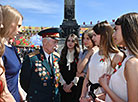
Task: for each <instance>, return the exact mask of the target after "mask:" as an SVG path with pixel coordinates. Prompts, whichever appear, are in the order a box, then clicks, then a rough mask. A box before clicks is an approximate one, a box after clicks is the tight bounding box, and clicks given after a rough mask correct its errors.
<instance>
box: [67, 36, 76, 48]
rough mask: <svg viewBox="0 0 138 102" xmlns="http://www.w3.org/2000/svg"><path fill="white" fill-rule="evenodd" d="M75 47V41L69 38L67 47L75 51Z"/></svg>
mask: <svg viewBox="0 0 138 102" xmlns="http://www.w3.org/2000/svg"><path fill="white" fill-rule="evenodd" d="M74 46H75V40H74V39H73V37H71V36H69V38H68V40H67V47H68V49H74Z"/></svg>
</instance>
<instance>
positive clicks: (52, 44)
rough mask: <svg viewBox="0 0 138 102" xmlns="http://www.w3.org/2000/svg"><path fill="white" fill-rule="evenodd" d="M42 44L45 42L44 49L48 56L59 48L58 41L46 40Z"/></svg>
mask: <svg viewBox="0 0 138 102" xmlns="http://www.w3.org/2000/svg"><path fill="white" fill-rule="evenodd" d="M42 42H43V49H44V51H45V52H47V53H48V54H51V53H52V52H54V51H55V50H56V48H57V44H58V40H56V39H52V38H44V39H43V41H42Z"/></svg>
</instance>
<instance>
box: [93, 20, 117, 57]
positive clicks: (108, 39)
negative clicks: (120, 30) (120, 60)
mask: <svg viewBox="0 0 138 102" xmlns="http://www.w3.org/2000/svg"><path fill="white" fill-rule="evenodd" d="M93 30H94V32H95V33H96V34H97V35H101V38H100V46H99V48H100V50H102V52H103V55H104V56H105V58H110V56H109V53H117V52H118V51H119V50H118V49H117V46H116V45H115V43H114V42H113V38H112V34H113V28H112V26H111V25H110V24H109V23H108V22H107V21H103V22H100V23H97V24H96V25H95V26H94V27H93Z"/></svg>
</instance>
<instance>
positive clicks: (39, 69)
mask: <svg viewBox="0 0 138 102" xmlns="http://www.w3.org/2000/svg"><path fill="white" fill-rule="evenodd" d="M58 61H59V55H58V54H57V53H52V62H53V63H52V68H50V65H49V64H48V61H47V59H46V57H45V55H44V52H43V50H42V48H41V49H40V50H37V51H35V52H32V53H29V54H28V55H27V56H26V57H25V59H24V62H23V66H22V68H21V74H20V82H21V86H22V88H23V89H24V90H25V91H26V93H27V100H28V101H29V102H59V93H58V82H59V68H58Z"/></svg>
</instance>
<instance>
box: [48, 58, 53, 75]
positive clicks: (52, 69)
mask: <svg viewBox="0 0 138 102" xmlns="http://www.w3.org/2000/svg"><path fill="white" fill-rule="evenodd" d="M48 64H49V66H50V68H51V72H52V75H54V74H53V69H52V64H51V62H50V56H49V57H48Z"/></svg>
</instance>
